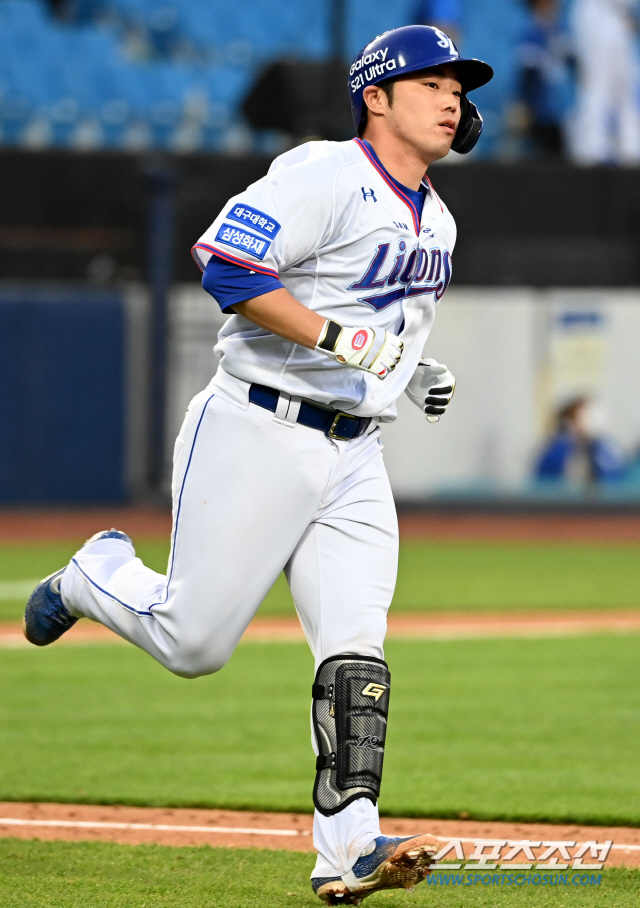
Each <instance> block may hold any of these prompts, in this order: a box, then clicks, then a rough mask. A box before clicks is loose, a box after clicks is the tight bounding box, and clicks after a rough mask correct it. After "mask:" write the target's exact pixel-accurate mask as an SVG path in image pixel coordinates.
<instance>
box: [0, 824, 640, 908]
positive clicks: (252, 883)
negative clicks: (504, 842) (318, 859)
mask: <svg viewBox="0 0 640 908" xmlns="http://www.w3.org/2000/svg"><path fill="white" fill-rule="evenodd" d="M312 867H313V857H312V855H309V854H300V853H287V852H284V851H258V850H254V849H252V850H248V849H247V850H239V849H234V850H228V849H224V848H207V847H204V848H163V847H160V846H150V845H137V846H135V847H131V846H129V847H127V846H123V845H111V844H98V843H93V842H91V843H89V842H83V843H76V844H71V843H67V842H24V841H20V840H18V839H4V840H0V891H1V893H2V895H1V898H2V906H3V908H220V906H222V905H224V906H225V908H282V906H283V905H290V906H291V908H318V906H320V902H319V901H318V899H317V898H316V896H314V895H313V893H312V891H311V887H310V885H309V881H308V880H309V874H310V873H311V869H312ZM639 899H640V872H638V871H628V870H609V871H606V872H604V873H603V874H602V882H601V885H600V886H594V885H586V886H571V887H549V886H547V887H544V888H543V887H541V886H536V887H534V886H528V887H522V888H518V889H516V888H513V887H511V888H509V889H505V888H504V887H502V886H501V887H498V886H483V885H475V886H468V887H465V888H460V887H453V886H440V887H438V888H436V887H435V886H430V885H427V883H422V884H421V885H420V886H419V887H418V888H417V889H416V891H415V892H413V893H404V892H397V891H396V892H384V893H380V894H378V895H373V896H370V897H369V898H368V899H367V900H366V903H365V904H366V905H367V906H370V908H385V906H386V908H391V906H393V908H421V906H425V908H489V906H491V908H494V906H496V905H504V906H508V908H533V906H536V908H537V906H543V908H563V906H571V908H573V906H575V908H637V905H638V901H639Z"/></svg>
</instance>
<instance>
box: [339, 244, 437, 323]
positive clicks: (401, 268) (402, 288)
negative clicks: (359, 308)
mask: <svg viewBox="0 0 640 908" xmlns="http://www.w3.org/2000/svg"><path fill="white" fill-rule="evenodd" d="M390 245H391V244H390V243H380V245H379V246H378V248H377V249H376V251H375V253H374V255H373V258H372V259H371V261H370V263H369V265H368V267H367V270H366V271H365V273H364V274H363V275H362V277H361V278H360V280H358V281H355V283H353V284H351V286H350V287H349V288H348V289H349V290H376V291H377V290H380V291H382V288H387V287H391V288H393V289H391V290H386V291H382V292H380V293H372V294H367V295H366V296H359V297H358V302H359V303H365V304H366V305H367V306H370V307H371V308H372V309H375V310H376V311H377V312H379V311H380V310H381V309H386V307H387V306H391V305H392V304H393V303H397V302H398V301H399V300H401V299H404V298H405V297H406V298H408V297H413V296H422V295H423V294H425V293H433V295H434V298H435V299H436V300H440V299H441V298H442V296H443V294H444V292H445V290H446V289H447V287H448V286H449V283H450V281H451V253H450V252H449V250H448V249H441V248H440V247H439V246H434V247H432V248H431V249H429V250H428V251H427V250H426V249H423V248H420V249H412V250H411V252H410V253H409V254H408V255H407V244H406V243H405V241H404V240H400V242H399V243H398V253H397V255H396V257H395V260H394V262H393V264H392V265H391V268H390V270H389V271H388V273H387V274H386V275H384V276H381V275H382V272H383V271H385V270H386V268H385V266H386V262H387V257H388V255H389V247H390ZM386 267H387V268H388V266H386Z"/></svg>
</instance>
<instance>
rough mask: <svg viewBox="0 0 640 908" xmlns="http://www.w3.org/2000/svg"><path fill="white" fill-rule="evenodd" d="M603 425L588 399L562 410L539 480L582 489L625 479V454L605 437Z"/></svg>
mask: <svg viewBox="0 0 640 908" xmlns="http://www.w3.org/2000/svg"><path fill="white" fill-rule="evenodd" d="M601 423H602V420H601V419H600V417H599V413H598V410H597V408H596V407H595V405H594V404H593V402H592V401H590V400H589V399H588V398H586V397H576V398H574V399H573V400H571V401H570V402H569V403H567V404H565V405H564V406H563V407H561V408H560V410H559V411H558V413H557V416H556V427H555V430H554V432H553V434H552V435H551V437H550V438H549V440H548V441H547V443H546V445H545V448H544V450H543V452H542V454H541V455H540V458H539V460H538V463H537V465H536V478H537V479H540V480H547V481H548V480H551V481H564V482H567V483H570V484H571V485H574V486H583V487H584V486H588V485H594V484H596V483H606V482H617V481H619V480H621V479H624V478H625V461H624V458H623V456H622V453H621V451H620V449H619V447H618V445H617V444H616V442H615V441H613V439H611V438H608V437H607V436H606V435H605V434H604V433H603V431H602V428H601Z"/></svg>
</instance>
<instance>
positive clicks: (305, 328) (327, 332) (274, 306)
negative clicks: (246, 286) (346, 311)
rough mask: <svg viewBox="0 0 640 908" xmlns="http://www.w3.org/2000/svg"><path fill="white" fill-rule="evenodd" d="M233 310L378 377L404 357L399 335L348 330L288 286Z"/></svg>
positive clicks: (368, 329) (362, 328)
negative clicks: (315, 309) (296, 296)
mask: <svg viewBox="0 0 640 908" xmlns="http://www.w3.org/2000/svg"><path fill="white" fill-rule="evenodd" d="M231 308H233V309H234V311H235V312H237V313H238V315H241V316H242V317H243V318H246V319H248V320H249V321H250V322H253V323H254V324H256V325H259V326H260V328H264V329H265V331H269V332H271V333H272V334H278V335H279V336H280V337H284V338H285V339H286V340H290V341H293V342H294V343H295V344H300V345H301V346H303V347H309V349H311V350H318V351H319V352H321V353H325V354H326V355H327V356H331V357H333V358H334V359H336V360H337V361H338V362H339V363H343V364H344V365H347V366H352V367H353V368H355V369H362V370H363V371H365V372H371V373H373V374H374V375H377V376H378V378H386V377H387V375H388V374H389V372H392V371H393V370H394V369H395V367H396V365H397V364H398V362H399V360H400V357H401V356H402V350H403V347H404V344H403V343H402V341H401V340H400V339H399V338H398V337H396V336H395V334H390V333H389V332H388V331H384V330H383V329H381V328H367V327H361V328H346V327H345V326H344V325H340V324H339V323H338V322H334V321H333V320H332V319H326V318H323V316H321V315H318V313H317V312H313V311H312V310H311V309H307V307H306V306H303V305H302V303H299V302H298V300H297V299H295V297H293V296H291V294H290V293H289V291H288V290H286V289H285V288H284V287H279V288H278V289H276V290H272V291H271V292H270V293H265V294H263V295H262V296H256V297H253V298H252V299H249V300H245V301H244V302H242V303H235V304H234V305H233V306H232V307H231Z"/></svg>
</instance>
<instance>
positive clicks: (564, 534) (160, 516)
mask: <svg viewBox="0 0 640 908" xmlns="http://www.w3.org/2000/svg"><path fill="white" fill-rule="evenodd" d="M112 526H115V527H117V528H118V529H121V530H124V532H125V533H128V534H129V535H130V536H132V537H136V536H137V537H143V536H147V537H153V536H156V537H158V536H160V537H165V538H166V537H168V536H169V534H170V532H171V514H170V512H169V511H168V510H167V509H163V508H91V509H75V510H33V511H31V510H6V509H5V510H0V541H5V542H9V541H12V542H21V541H22V542H29V541H34V540H54V539H55V540H64V539H72V540H82V539H86V538H88V537H89V536H92V535H93V534H94V533H96V532H97V531H98V530H102V529H108V528H109V527H112ZM400 533H401V535H402V536H403V538H405V539H477V540H504V541H532V540H536V541H558V542H591V543H598V542H599V543H634V542H640V516H635V515H630V514H620V515H615V516H610V515H603V516H593V515H580V514H563V515H553V514H547V515H526V514H462V513H461V514H439V513H435V512H429V511H416V512H405V513H401V514H400Z"/></svg>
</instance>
